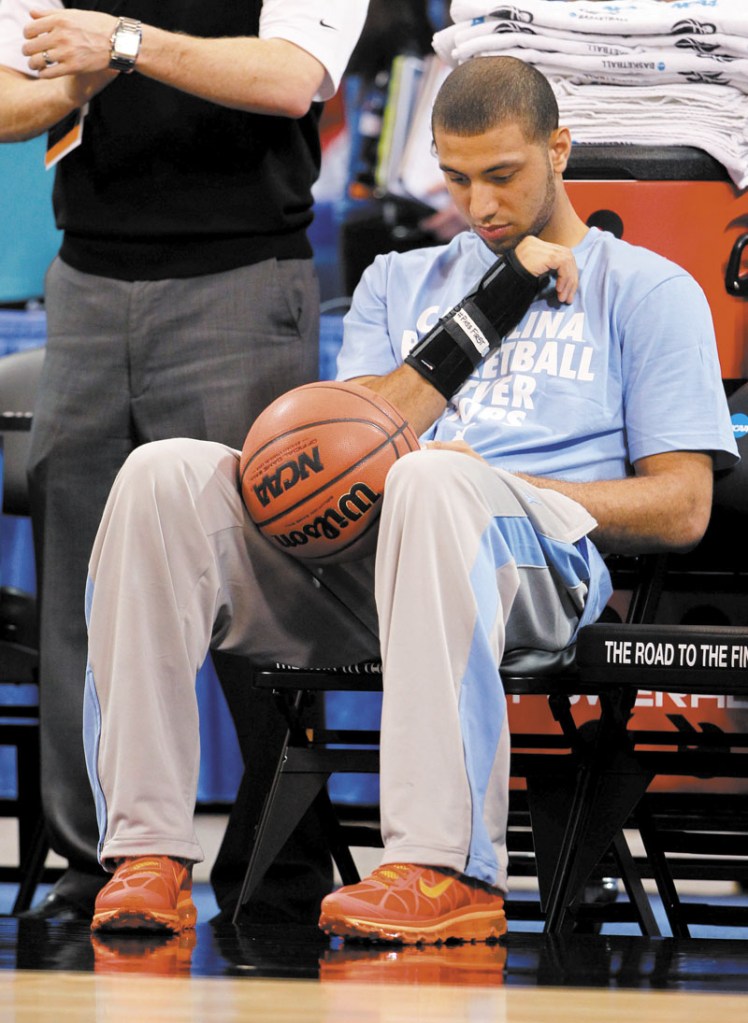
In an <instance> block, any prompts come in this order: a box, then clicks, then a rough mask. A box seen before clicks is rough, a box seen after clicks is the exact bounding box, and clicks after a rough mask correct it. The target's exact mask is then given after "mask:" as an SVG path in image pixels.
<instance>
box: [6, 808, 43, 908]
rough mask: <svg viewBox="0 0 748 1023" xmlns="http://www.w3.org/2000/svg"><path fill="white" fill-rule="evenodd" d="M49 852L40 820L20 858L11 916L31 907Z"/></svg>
mask: <svg viewBox="0 0 748 1023" xmlns="http://www.w3.org/2000/svg"><path fill="white" fill-rule="evenodd" d="M48 852H49V840H48V838H47V829H46V827H45V824H44V821H43V820H42V819H41V818H40V819H39V820H38V822H37V825H36V831H35V833H34V837H33V839H32V841H31V844H30V846H29V848H28V851H27V853H26V854H25V855H23V856H22V858H21V871H22V876H21V883H20V885H19V886H18V892H17V894H16V898H15V902H14V903H13V908H12V909H11V914H12V915H13V916H16V915H17V914H18V913H23V912H24V911H25V910H27V909H28V908H29V906H30V905H31V900H32V899H33V898H34V892H35V891H36V886H37V885H38V884H39V882H40V880H41V877H42V873H43V871H44V862H45V860H46V859H47V853H48Z"/></svg>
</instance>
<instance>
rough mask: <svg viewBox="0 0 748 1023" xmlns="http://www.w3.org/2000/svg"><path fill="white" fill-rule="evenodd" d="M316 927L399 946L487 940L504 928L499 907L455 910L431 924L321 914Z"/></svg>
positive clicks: (334, 932) (501, 931) (332, 932)
mask: <svg viewBox="0 0 748 1023" xmlns="http://www.w3.org/2000/svg"><path fill="white" fill-rule="evenodd" d="M319 926H320V929H321V930H323V931H324V932H325V934H331V935H335V936H336V937H338V938H364V939H367V940H369V941H397V942H402V944H403V945H417V944H421V943H423V944H427V945H436V944H439V943H440V942H444V941H450V940H454V941H487V940H489V939H491V938H500V937H501V936H502V935H503V934H506V931H507V921H506V916H505V914H504V912H503V910H491V911H490V913H486V912H482V913H472V914H466V913H464V912H463V911H459V910H458V911H456V912H455V914H454V915H450V914H448V915H447V916H444V917H440V918H439V919H438V920H435V921H433V922H432V923H431V924H423V923H422V924H414V923H411V922H407V923H406V922H405V921H392V922H390V923H387V924H383V923H377V922H376V921H373V920H357V919H355V918H354V917H339V918H337V919H329V918H328V917H326V916H325V915H324V913H323V914H322V916H321V917H320V921H319Z"/></svg>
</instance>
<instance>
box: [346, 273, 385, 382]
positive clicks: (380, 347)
mask: <svg viewBox="0 0 748 1023" xmlns="http://www.w3.org/2000/svg"><path fill="white" fill-rule="evenodd" d="M390 259H391V257H389V256H382V255H379V256H376V257H375V259H374V262H373V263H372V264H371V266H369V267H368V268H367V269H366V270H365V271H364V273H363V274H362V276H361V280H360V281H359V283H358V285H357V287H356V289H355V291H354V292H353V298H352V300H351V308H350V311H349V312H348V313H347V314H346V316H345V319H344V321H343V344H342V346H341V349H340V352H339V354H338V370H337V379H338V380H350V379H351V378H352V377H360V376H369V375H372V376H383V375H384V374H385V373H391V372H392V370H394V369H397V367H398V365H400V362H401V360H400V359H399V358H398V357H397V356H396V354H395V350H394V347H393V345H392V340H391V338H390V331H389V322H388V301H387V278H388V273H389V269H390Z"/></svg>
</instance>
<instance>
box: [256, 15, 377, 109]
mask: <svg viewBox="0 0 748 1023" xmlns="http://www.w3.org/2000/svg"><path fill="white" fill-rule="evenodd" d="M367 8H368V0H264V2H263V5H262V12H261V15H260V37H261V38H262V39H286V40H287V41H288V42H290V43H294V44H295V45H296V46H299V47H301V49H302V50H306V52H307V53H310V54H311V55H312V56H313V57H316V58H317V60H318V61H319V62H320V64H322V65H323V67H324V68H325V72H326V74H325V80H324V82H323V83H322V87H321V88H320V91H319V93H318V95H317V97H316V98H317V99H318V100H326V99H330V98H331V96H334V95H335V92H336V90H337V88H338V86H339V85H340V80H341V78H342V77H343V72H344V71H345V69H346V67H347V65H348V61H349V60H350V57H351V53H352V52H353V48H354V46H355V45H356V43H357V42H358V38H359V36H360V35H361V30H362V28H363V27H364V21H365V20H366V11H367Z"/></svg>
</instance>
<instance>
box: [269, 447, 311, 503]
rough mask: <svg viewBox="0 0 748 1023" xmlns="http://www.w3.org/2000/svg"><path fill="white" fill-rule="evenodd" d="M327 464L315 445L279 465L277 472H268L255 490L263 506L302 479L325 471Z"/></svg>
mask: <svg viewBox="0 0 748 1023" xmlns="http://www.w3.org/2000/svg"><path fill="white" fill-rule="evenodd" d="M324 469H325V466H324V464H323V462H322V459H321V457H320V453H319V448H318V447H317V446H316V445H315V447H313V448H312V451H311V453H310V452H309V451H302V452H301V454H300V455H299V457H298V458H293V459H290V460H289V461H287V462H284V463H283V464H282V465H279V466H278V468H277V469H276V470H275V472H272V473H266V474H265V475H264V476H263V477H262V479H261V480H260V482H259V483H255V485H254V487H253V490H254V492H255V495H256V497H257V500H258V501H259V502H260V504H261V505H262V507H263V508H267V506H268V505H269V504H270V502H271V501H272V500H273V499H274V498H277V497H280V496H281V494H283V493H285V492H286V491H287V490H290V489H291V488H292V487H295V486H296V484H297V483H298V482H299V481H300V480H305V479H308V478H309V476H310V475H311V474H312V473H317V472H324Z"/></svg>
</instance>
